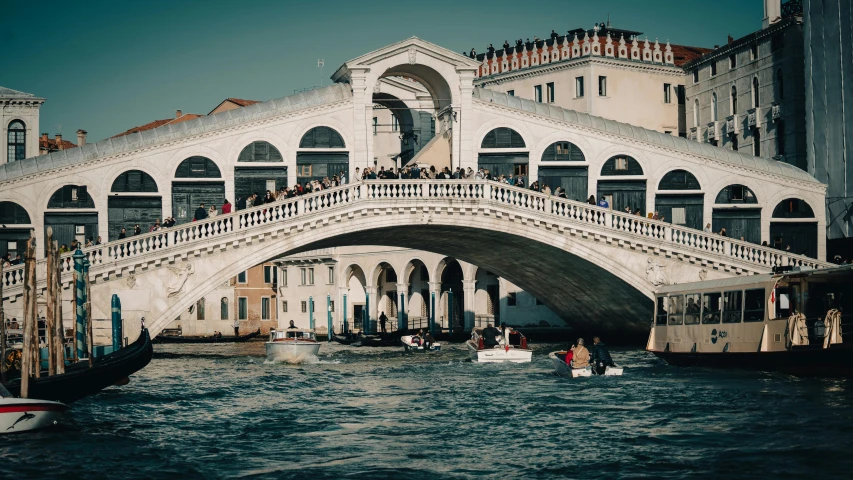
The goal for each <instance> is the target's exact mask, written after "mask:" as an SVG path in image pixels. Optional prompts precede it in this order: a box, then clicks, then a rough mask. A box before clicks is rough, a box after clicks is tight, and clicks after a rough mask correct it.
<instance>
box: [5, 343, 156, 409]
mask: <svg viewBox="0 0 853 480" xmlns="http://www.w3.org/2000/svg"><path fill="white" fill-rule="evenodd" d="M153 355H154V348H153V347H152V345H151V337H150V336H149V335H148V329H145V328H143V329H142V333H141V334H140V335H139V338H138V339H137V340H136V341H135V342H133V343H131V344H130V345H128V346H126V347H124V348H122V349H120V350H118V351H117V352H114V353H110V354H109V355H105V356H103V357H101V358H96V359H95V362H94V365H93V366H92V367H91V368H90V367H89V362H87V361H85V360H84V361H81V362H78V363H74V364H70V365H67V366H66V367H65V373H63V374H61V375H53V376H47V374H46V373H45V372H43V373H42V377H41V378H31V379H30V391H29V398H34V399H40V400H52V401H55V402H62V403H66V404H68V403H71V402H74V401H76V400H80V399H81V398H84V397H88V396H89V395H94V394H96V393H98V392H100V391H101V390H103V389H105V388H107V387H109V386H111V385H115V384H117V383H119V382H121V381H123V380H125V379H127V378H128V377H129V376H130V375H132V374H134V373H136V372H138V371H139V370H141V369H142V368H144V367H145V366H146V365H148V363H149V362H150V361H151V358H152V357H153ZM4 386H5V387H6V389H7V390H9V392H10V393H11V394H12V395H13V396H16V397H17V396H20V394H21V379H20V377H18V378H14V379H12V380H10V381H9V382H8V383H5V384H4Z"/></svg>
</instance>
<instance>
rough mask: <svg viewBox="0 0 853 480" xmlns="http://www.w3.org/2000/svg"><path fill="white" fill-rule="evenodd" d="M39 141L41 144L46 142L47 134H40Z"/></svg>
mask: <svg viewBox="0 0 853 480" xmlns="http://www.w3.org/2000/svg"><path fill="white" fill-rule="evenodd" d="M41 141H43V142H46V141H47V134H46V133H42V134H41Z"/></svg>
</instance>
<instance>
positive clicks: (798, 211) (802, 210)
mask: <svg viewBox="0 0 853 480" xmlns="http://www.w3.org/2000/svg"><path fill="white" fill-rule="evenodd" d="M773 218H814V211H813V210H812V207H810V206H809V204H807V203H806V202H804V201H803V200H800V199H799V198H788V199H786V200H783V201H781V202H779V204H778V205H776V208H774V209H773Z"/></svg>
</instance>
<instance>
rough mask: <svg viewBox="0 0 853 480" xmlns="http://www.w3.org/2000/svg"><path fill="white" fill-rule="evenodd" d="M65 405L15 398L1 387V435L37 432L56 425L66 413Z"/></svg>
mask: <svg viewBox="0 0 853 480" xmlns="http://www.w3.org/2000/svg"><path fill="white" fill-rule="evenodd" d="M66 410H68V406H67V405H65V404H64V403H59V402H52V401H49V400H37V399H32V398H14V397H12V394H11V393H9V391H8V390H6V389H5V388H3V385H0V434H4V433H17V432H26V431H29V430H35V429H37V428H44V427H49V426H51V425H54V424H55V423H56V420H57V419H58V418H59V417H60V416H61V415H62V414H63V413H64V412H65V411H66Z"/></svg>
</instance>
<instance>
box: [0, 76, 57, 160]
mask: <svg viewBox="0 0 853 480" xmlns="http://www.w3.org/2000/svg"><path fill="white" fill-rule="evenodd" d="M43 103H44V99H43V98H40V97H36V96H35V95H33V94H31V93H25V92H19V91H17V90H12V89H11V88H5V87H0V165H2V164H5V163H8V162H15V161H20V160H23V159H25V158H30V157H35V156H36V155H38V154H39V133H40V132H39V111H40V109H41V106H42V104H43ZM60 138H61V137H60Z"/></svg>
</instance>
